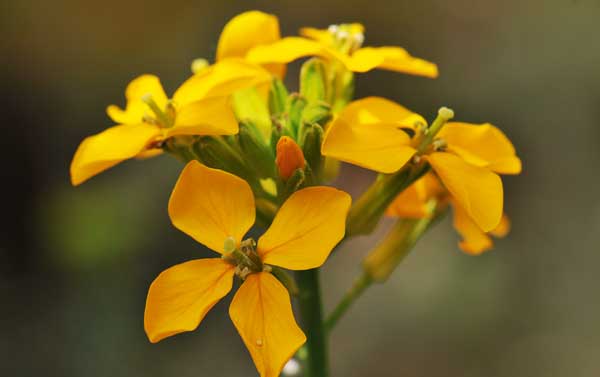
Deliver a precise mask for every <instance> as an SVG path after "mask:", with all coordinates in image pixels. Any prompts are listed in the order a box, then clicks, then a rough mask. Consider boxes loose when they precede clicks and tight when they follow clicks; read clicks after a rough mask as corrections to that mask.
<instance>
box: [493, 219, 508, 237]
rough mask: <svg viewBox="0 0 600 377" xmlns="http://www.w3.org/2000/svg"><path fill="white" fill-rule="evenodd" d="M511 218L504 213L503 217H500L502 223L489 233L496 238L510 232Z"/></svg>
mask: <svg viewBox="0 0 600 377" xmlns="http://www.w3.org/2000/svg"><path fill="white" fill-rule="evenodd" d="M510 227H511V224H510V219H509V218H508V216H506V214H502V218H501V219H500V223H499V224H498V226H497V227H495V228H494V229H492V230H491V231H490V232H489V233H490V234H491V235H492V236H494V237H496V238H504V237H506V235H507V234H508V233H509V232H510Z"/></svg>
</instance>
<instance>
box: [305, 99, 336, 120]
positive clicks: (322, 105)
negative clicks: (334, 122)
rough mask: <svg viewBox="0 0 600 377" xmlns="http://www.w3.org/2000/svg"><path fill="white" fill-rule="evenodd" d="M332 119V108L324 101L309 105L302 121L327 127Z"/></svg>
mask: <svg viewBox="0 0 600 377" xmlns="http://www.w3.org/2000/svg"><path fill="white" fill-rule="evenodd" d="M330 119H331V106H329V104H328V103H326V102H323V101H319V102H312V103H309V104H308V105H306V107H305V108H304V110H303V111H302V121H303V122H304V123H308V124H313V123H318V124H320V125H325V124H326V123H327V122H328V121H329V120H330Z"/></svg>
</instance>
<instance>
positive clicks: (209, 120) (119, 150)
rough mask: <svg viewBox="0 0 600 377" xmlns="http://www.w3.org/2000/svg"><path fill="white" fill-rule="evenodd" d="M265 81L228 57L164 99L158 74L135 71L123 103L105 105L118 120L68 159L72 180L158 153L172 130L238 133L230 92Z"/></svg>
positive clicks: (250, 67) (252, 68)
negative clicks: (170, 97) (124, 104)
mask: <svg viewBox="0 0 600 377" xmlns="http://www.w3.org/2000/svg"><path fill="white" fill-rule="evenodd" d="M269 81H270V74H269V73H268V72H267V71H265V70H264V69H262V68H261V67H259V66H256V65H253V64H249V63H247V62H245V61H243V60H241V59H235V58H231V59H226V60H224V61H222V62H220V63H217V64H215V65H213V66H211V67H209V68H207V69H205V70H203V71H202V72H200V73H198V74H196V75H193V76H192V77H190V78H189V79H188V80H187V81H186V82H184V83H183V84H182V85H181V86H180V87H179V89H177V91H176V92H175V94H174V95H173V97H172V99H168V98H167V95H166V94H165V91H164V90H163V87H162V85H161V83H160V81H159V79H158V77H156V76H154V75H142V76H139V77H138V78H136V79H134V80H133V81H131V83H130V84H129V85H128V86H127V89H126V91H125V97H126V99H127V106H126V108H125V109H124V110H123V109H120V108H119V107H117V106H114V105H111V106H109V107H108V108H107V113H108V115H109V117H110V118H111V119H112V120H113V121H114V122H116V123H117V124H118V125H117V126H114V127H111V128H108V129H107V130H105V131H103V132H101V133H99V134H96V135H94V136H90V137H88V138H86V139H85V140H83V142H82V143H81V144H80V145H79V148H78V149H77V151H76V153H75V156H74V157H73V161H72V163H71V182H72V184H73V185H79V184H81V183H82V182H84V181H86V180H87V179H89V178H91V177H92V176H94V175H96V174H98V173H100V172H102V171H104V170H106V169H108V168H110V167H112V166H114V165H116V164H118V163H120V162H121V161H124V160H127V159H130V158H134V157H149V156H152V155H156V154H158V153H160V149H158V148H159V147H160V144H161V143H162V142H163V141H165V140H166V139H168V138H171V137H174V136H181V135H231V134H236V133H237V132H238V124H237V120H236V119H235V116H234V114H233V111H232V109H231V104H230V99H229V96H230V95H231V94H232V93H233V92H235V91H236V90H239V89H242V88H246V87H252V86H259V85H263V84H267V83H268V82H269Z"/></svg>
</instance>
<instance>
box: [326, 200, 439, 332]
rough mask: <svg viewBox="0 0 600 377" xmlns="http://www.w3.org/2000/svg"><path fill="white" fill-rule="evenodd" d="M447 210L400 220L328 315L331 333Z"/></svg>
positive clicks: (364, 263) (382, 280) (386, 276)
mask: <svg viewBox="0 0 600 377" xmlns="http://www.w3.org/2000/svg"><path fill="white" fill-rule="evenodd" d="M432 210H433V208H432ZM445 212H446V211H445V210H442V211H440V212H435V214H432V216H431V217H427V218H423V219H419V220H407V219H400V220H398V222H397V223H396V225H394V227H393V228H392V230H391V231H390V233H388V236H387V237H386V239H384V240H383V241H382V242H381V243H380V244H379V245H377V246H376V247H375V249H374V250H373V251H372V252H371V253H370V254H369V255H368V256H367V258H366V259H365V261H364V262H363V272H362V274H361V275H360V276H359V277H358V279H357V280H356V281H355V282H354V285H353V286H352V288H350V290H349V291H348V292H346V294H345V295H344V297H343V298H342V299H341V300H340V302H339V303H338V304H337V306H336V307H335V309H334V310H333V312H332V313H331V314H330V315H329V316H328V317H327V319H326V321H325V329H326V331H327V332H328V333H329V332H331V330H333V328H334V327H335V325H336V324H337V323H338V321H339V320H340V318H342V317H343V316H344V314H346V312H348V309H350V307H351V306H352V304H353V303H354V302H355V301H356V300H357V299H358V298H359V297H360V296H361V295H362V294H363V293H364V291H365V290H366V289H367V288H369V287H370V286H371V285H372V284H373V283H383V282H384V281H385V280H386V279H387V278H388V276H389V275H390V274H391V273H392V272H393V271H394V269H395V268H396V267H397V266H398V265H399V264H400V262H402V260H403V259H404V257H406V256H407V255H408V254H409V253H410V251H411V250H412V249H413V247H414V246H415V244H416V243H417V241H418V240H419V239H420V238H421V237H422V236H423V234H425V232H427V230H429V229H430V228H431V227H432V226H433V224H435V223H437V221H438V220H439V219H440V218H442V216H443V215H444V213H445Z"/></svg>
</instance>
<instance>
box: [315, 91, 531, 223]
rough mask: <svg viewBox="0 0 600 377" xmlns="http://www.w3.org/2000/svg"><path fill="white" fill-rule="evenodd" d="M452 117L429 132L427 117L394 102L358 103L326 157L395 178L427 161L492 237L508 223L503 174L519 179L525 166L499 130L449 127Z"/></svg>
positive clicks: (334, 129)
mask: <svg viewBox="0 0 600 377" xmlns="http://www.w3.org/2000/svg"><path fill="white" fill-rule="evenodd" d="M451 117H452V112H451V111H450V110H448V109H442V110H440V116H439V117H438V120H436V122H434V124H433V125H432V127H431V128H429V129H427V128H426V122H425V120H424V119H423V117H421V116H420V115H418V114H416V113H413V112H411V111H409V110H407V109H406V108H404V107H402V106H400V105H398V104H396V103H394V102H392V101H389V100H386V99H384V98H379V97H369V98H365V99H361V100H357V101H354V102H352V103H350V104H349V105H348V106H347V108H345V109H344V110H343V111H342V112H341V113H340V114H339V115H338V116H337V117H336V118H335V119H334V120H333V121H332V122H331V123H330V125H329V126H328V129H327V131H326V133H325V137H324V140H323V145H322V148H321V151H322V153H323V155H325V156H329V157H333V158H337V159H339V160H342V161H345V162H349V163H352V164H355V165H359V166H361V167H364V168H367V169H371V170H375V171H378V172H380V173H395V172H397V171H399V170H400V169H401V168H403V167H404V166H405V165H406V164H407V163H409V162H411V161H412V162H414V163H419V162H420V161H425V162H427V163H428V164H429V166H431V168H432V169H433V170H434V172H435V173H436V174H437V176H438V177H439V178H440V180H441V182H442V183H443V185H444V186H445V187H446V189H447V190H448V192H449V193H450V194H451V195H452V197H453V200H455V201H456V202H457V203H458V204H459V205H460V207H461V208H462V209H464V210H465V212H466V213H467V214H468V217H470V218H471V219H472V220H473V221H474V222H475V223H476V224H477V226H478V227H480V228H481V229H482V230H483V231H485V232H488V231H491V230H493V229H494V228H496V227H497V226H498V224H499V223H500V220H501V218H502V207H503V188H502V181H501V179H500V177H499V176H498V174H519V173H520V172H521V160H520V159H519V158H518V157H517V156H516V154H515V149H514V147H513V145H512V143H511V142H510V140H508V138H507V137H506V136H505V135H504V134H503V133H502V132H501V131H500V130H499V129H498V128H496V127H494V126H492V125H491V124H482V125H474V124H468V123H456V122H453V123H445V121H447V120H448V119H450V118H451ZM440 119H441V121H440ZM444 123H445V124H444ZM442 125H443V127H442V128H441V130H440V129H439V127H438V126H442ZM434 126H435V127H434ZM432 128H437V129H436V130H435V131H432ZM406 130H408V131H409V132H406ZM409 134H414V135H415V136H414V137H412V138H411V137H410V136H409ZM434 136H435V139H432V138H433V137H434ZM423 140H426V141H427V140H428V141H429V142H427V143H425V144H424V143H423ZM423 147H425V148H423Z"/></svg>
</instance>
